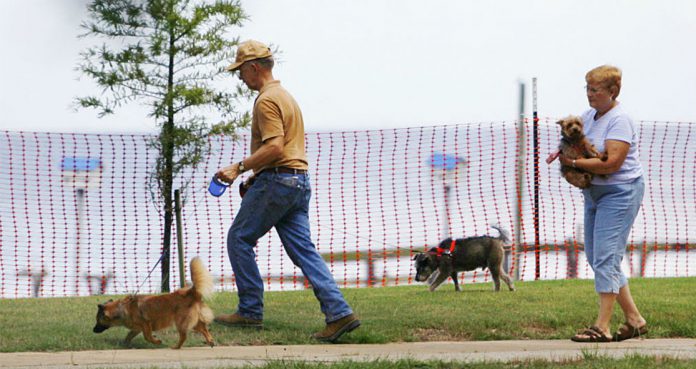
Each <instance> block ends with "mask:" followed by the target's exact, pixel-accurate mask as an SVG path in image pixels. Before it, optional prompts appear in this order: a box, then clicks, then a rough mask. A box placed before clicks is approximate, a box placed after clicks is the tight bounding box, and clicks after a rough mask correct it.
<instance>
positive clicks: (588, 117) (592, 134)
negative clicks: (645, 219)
mask: <svg viewBox="0 0 696 369" xmlns="http://www.w3.org/2000/svg"><path fill="white" fill-rule="evenodd" d="M595 114H597V111H596V110H595V109H590V110H588V111H586V112H584V113H583V114H582V122H583V124H584V131H585V136H587V138H588V139H589V140H590V142H591V143H592V144H593V145H594V146H595V148H597V151H599V152H604V151H605V148H604V142H605V141H606V140H616V141H623V142H626V143H628V144H629V145H630V148H629V149H628V155H627V156H626V160H625V161H624V162H623V165H621V168H619V170H618V171H616V172H614V173H612V174H609V175H608V176H606V177H605V178H602V176H594V179H592V184H593V185H611V184H621V183H630V182H633V181H634V180H635V179H636V178H638V177H640V176H642V175H643V167H642V166H641V164H640V160H639V153H638V131H637V130H636V126H635V124H634V123H633V119H631V117H630V116H629V115H628V114H627V113H626V112H625V111H624V110H623V108H622V107H621V104H617V105H616V106H614V107H613V108H612V109H611V110H609V111H608V112H606V113H605V114H604V115H603V116H602V117H601V118H599V119H598V120H595V119H594V117H595Z"/></svg>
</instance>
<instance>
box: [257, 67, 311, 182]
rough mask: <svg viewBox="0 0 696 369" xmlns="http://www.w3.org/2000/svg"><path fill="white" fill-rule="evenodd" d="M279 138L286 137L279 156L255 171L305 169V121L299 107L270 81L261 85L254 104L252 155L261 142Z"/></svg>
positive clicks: (284, 91)
mask: <svg viewBox="0 0 696 369" xmlns="http://www.w3.org/2000/svg"><path fill="white" fill-rule="evenodd" d="M278 136H283V137H284V138H285V140H284V141H285V145H284V146H283V152H282V154H281V155H280V157H278V159H276V160H275V161H274V162H272V163H271V164H269V165H267V166H266V167H264V168H258V169H257V170H255V172H256V173H258V172H260V171H262V170H263V169H266V168H273V167H288V168H294V169H307V168H308V166H307V155H306V154H305V140H304V138H305V137H304V136H305V133H304V121H303V120H302V112H301V111H300V107H299V105H297V102H296V101H295V99H294V98H293V97H292V96H291V95H290V93H288V91H287V90H285V89H284V88H283V87H282V86H281V85H280V81H271V82H269V83H267V84H266V85H265V86H263V88H262V89H261V91H259V96H258V97H257V98H256V101H255V102H254V112H253V116H252V119H251V153H252V154H253V153H254V152H256V150H258V149H259V147H261V145H262V144H263V142H264V141H266V140H268V139H269V138H273V137H278Z"/></svg>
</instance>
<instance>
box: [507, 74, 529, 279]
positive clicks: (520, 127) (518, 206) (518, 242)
mask: <svg viewBox="0 0 696 369" xmlns="http://www.w3.org/2000/svg"><path fill="white" fill-rule="evenodd" d="M525 90H526V85H525V83H524V82H521V81H520V105H519V112H520V114H519V121H518V122H517V132H519V133H518V139H519V141H518V145H519V152H518V153H517V202H516V203H515V249H511V250H510V252H511V253H512V260H513V262H512V265H514V266H515V280H519V279H520V268H519V252H521V251H522V203H523V202H522V197H523V196H524V173H525V168H524V167H525V160H524V159H525V152H526V139H525V129H524V115H525ZM508 273H509V269H508Z"/></svg>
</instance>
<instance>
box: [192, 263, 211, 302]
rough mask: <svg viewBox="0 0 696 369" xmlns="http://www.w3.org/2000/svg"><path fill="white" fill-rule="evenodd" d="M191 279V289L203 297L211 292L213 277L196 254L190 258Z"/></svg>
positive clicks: (206, 296) (208, 295)
mask: <svg viewBox="0 0 696 369" xmlns="http://www.w3.org/2000/svg"><path fill="white" fill-rule="evenodd" d="M191 280H193V289H194V290H195V291H196V293H198V294H200V295H201V296H202V297H203V298H204V299H206V298H208V297H210V295H212V294H213V277H211V276H210V273H209V272H208V269H206V268H205V265H203V262H202V261H201V258H199V257H198V256H196V257H195V258H193V259H192V260H191Z"/></svg>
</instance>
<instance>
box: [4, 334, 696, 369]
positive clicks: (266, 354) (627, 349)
mask: <svg viewBox="0 0 696 369" xmlns="http://www.w3.org/2000/svg"><path fill="white" fill-rule="evenodd" d="M586 354H597V355H605V356H610V357H623V356H625V355H631V354H641V355H651V356H652V355H659V356H671V357H677V358H684V359H696V339H646V340H641V339H633V340H628V341H624V342H612V343H602V344H596V343H594V344H590V343H584V344H580V343H574V342H571V341H570V340H556V341H541V340H539V341H474V342H416V343H390V344H383V345H355V344H353V345H297V346H222V347H214V348H209V347H191V348H183V349H181V350H172V349H168V348H161V349H147V350H146V349H138V350H126V349H119V350H105V351H76V352H56V353H45V352H23V353H0V368H3V369H4V368H39V367H41V368H75V367H82V368H90V367H100V368H107V367H108V368H116V367H118V368H138V367H152V366H157V367H161V368H180V367H184V366H185V367H187V368H206V367H219V366H242V365H262V364H264V363H265V362H268V361H274V360H283V361H308V362H331V361H341V360H353V361H369V360H376V359H380V360H398V359H406V358H410V359H415V360H444V361H467V362H472V361H510V360H524V359H536V358H541V359H547V360H552V361H557V360H565V359H574V358H580V357H582V356H583V355H586Z"/></svg>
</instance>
